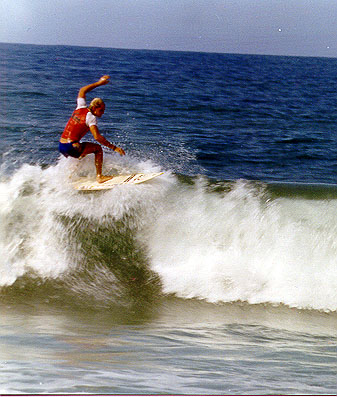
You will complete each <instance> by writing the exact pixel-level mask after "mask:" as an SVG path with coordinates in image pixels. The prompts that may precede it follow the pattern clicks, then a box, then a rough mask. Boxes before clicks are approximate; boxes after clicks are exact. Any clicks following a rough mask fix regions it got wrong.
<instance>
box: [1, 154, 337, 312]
mask: <svg viewBox="0 0 337 397" xmlns="http://www.w3.org/2000/svg"><path fill="white" fill-rule="evenodd" d="M67 161H68V163H67ZM70 161H72V160H70ZM74 164H75V161H74ZM82 164H83V167H82V170H81V172H82V173H83V170H85V166H86V164H87V165H88V167H89V164H90V165H92V164H91V162H90V159H89V160H86V159H85V160H83V163H82ZM68 165H69V160H66V159H61V160H60V161H59V162H58V164H57V165H56V166H50V167H49V168H45V169H43V168H41V167H40V166H30V165H27V164H26V165H24V166H22V167H21V168H20V169H19V170H17V171H16V172H15V173H14V174H13V175H12V176H11V177H9V178H8V179H7V180H5V181H3V182H2V183H1V184H0V192H1V193H0V215H1V222H0V230H1V252H2V255H1V259H0V285H1V291H2V294H1V296H2V298H1V299H16V300H17V299H21V300H25V299H27V297H30V299H42V298H43V299H44V300H49V301H50V300H55V301H59V302H62V303H67V304H69V302H71V304H80V305H84V304H85V305H92V306H95V307H98V306H102V307H107V306H113V305H119V306H129V305H131V304H132V305H133V304H136V305H137V304H139V305H140V306H144V305H145V304H146V303H150V302H153V301H154V300H156V299H158V298H159V297H161V296H163V295H170V294H173V295H175V296H178V297H180V298H184V299H190V298H197V299H202V300H206V301H208V302H214V303H218V302H235V301H243V302H248V303H249V304H258V303H271V304H278V305H279V304H283V305H287V306H290V307H296V308H305V309H316V310H323V311H336V310H337V295H336V291H337V277H336V276H337V274H336V258H337V222H336V211H337V196H335V197H334V196H333V195H332V196H331V192H328V191H325V189H324V187H322V188H321V190H320V194H319V195H318V196H315V195H313V196H311V197H307V196H305V195H303V194H300V190H298V191H297V190H296V188H293V189H292V190H291V189H290V187H289V188H288V187H286V186H285V187H283V188H282V189H281V190H280V189H279V190H278V191H276V190H277V189H276V190H275V188H274V190H273V187H272V186H270V185H266V184H262V183H257V182H247V181H244V180H239V181H235V182H228V181H227V182H226V181H217V182H215V181H211V180H208V179H206V178H205V177H199V178H195V179H191V178H187V177H184V176H181V177H178V176H175V175H173V174H171V173H170V172H166V173H165V174H164V175H163V176H161V177H160V178H157V179H156V180H154V181H152V182H151V183H147V184H143V185H139V186H119V187H116V188H114V189H112V190H110V191H106V192H98V193H83V192H77V191H74V190H73V189H72V188H71V186H70V184H69V180H70V178H73V177H76V175H78V171H76V167H70V168H71V169H70V170H69V169H68ZM135 166H136V167H138V169H142V170H143V171H148V172H150V171H158V169H156V167H155V166H154V165H153V164H150V163H147V164H145V163H142V164H141V163H140V164H136V165H135ZM309 190H310V189H309Z"/></svg>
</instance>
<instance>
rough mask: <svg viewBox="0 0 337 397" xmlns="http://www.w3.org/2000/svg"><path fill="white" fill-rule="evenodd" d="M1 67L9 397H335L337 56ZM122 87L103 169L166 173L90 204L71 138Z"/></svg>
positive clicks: (50, 59) (108, 124)
mask: <svg viewBox="0 0 337 397" xmlns="http://www.w3.org/2000/svg"><path fill="white" fill-rule="evenodd" d="M0 68H1V69H0V70H1V79H0V101H1V102H0V103H1V110H2V111H1V113H0V133H1V146H0V154H1V164H0V176H1V178H0V217H1V218H0V219H1V222H0V235H1V241H0V247H1V251H0V253H1V259H0V346H1V349H0V368H1V372H0V393H2V394H6V393H12V394H13V393H14V394H15V393H19V394H20V393H21V394H43V393H47V394H54V393H55V394H56V393H61V394H70V393H82V394H83V393H84V394H85V393H89V394H90V393H92V394H202V395H204V394H207V395H219V394H229V395H243V394H251V395H254V394H315V395H321V394H335V393H336V390H337V376H336V375H337V359H336V357H337V354H336V353H337V134H336V131H337V109H336V104H337V59H329V58H305V57H279V56H278V57H277V56H260V55H235V54H215V53H194V52H167V51H148V50H147V51H145V50H144V51H143V50H127V49H125V50H123V49H109V48H93V47H90V48H86V47H70V46H33V45H16V44H0ZM104 74H109V75H110V76H111V81H110V84H108V85H106V86H103V87H99V88H97V89H96V90H94V91H92V92H90V93H88V95H87V98H88V100H90V99H92V98H94V97H96V96H100V97H102V98H103V99H104V101H105V103H106V112H105V114H104V116H103V117H102V118H101V119H100V120H99V124H98V125H99V129H100V131H101V133H102V134H103V135H104V136H105V137H106V138H107V139H109V140H110V141H111V142H113V143H114V144H115V145H118V146H120V147H122V148H123V149H124V150H125V151H126V156H124V157H121V156H119V155H118V154H116V153H113V152H112V151H111V150H108V149H105V150H104V172H106V173H113V174H128V173H134V172H163V173H164V174H163V175H162V176H160V177H158V178H156V179H153V180H152V181H149V182H147V183H144V184H141V185H134V186H117V187H115V188H114V189H112V190H109V191H103V192H89V193H88V192H78V191H75V190H74V189H73V188H72V185H71V183H72V181H75V180H76V179H78V178H80V177H84V176H85V177H94V176H95V167H94V160H93V157H92V155H89V156H87V157H86V158H84V159H82V160H76V159H72V158H64V157H62V156H61V155H60V154H59V152H58V140H59V137H60V134H61V133H62V131H63V128H64V126H65V124H66V122H67V120H68V118H69V116H70V114H71V112H72V111H73V110H74V108H75V106H76V97H77V93H78V90H79V88H80V87H81V86H84V85H87V84H89V83H92V82H95V81H97V80H98V79H99V78H100V77H101V76H102V75H104ZM89 135H90V133H89V134H88V135H87V138H88V140H91V141H93V137H90V136H89Z"/></svg>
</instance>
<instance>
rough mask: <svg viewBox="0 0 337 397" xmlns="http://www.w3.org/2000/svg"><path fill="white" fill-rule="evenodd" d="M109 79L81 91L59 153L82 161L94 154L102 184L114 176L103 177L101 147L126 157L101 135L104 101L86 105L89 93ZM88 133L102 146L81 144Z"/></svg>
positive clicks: (85, 87)
mask: <svg viewBox="0 0 337 397" xmlns="http://www.w3.org/2000/svg"><path fill="white" fill-rule="evenodd" d="M109 79H110V76H102V77H101V78H100V79H99V80H98V81H97V82H96V83H92V84H89V85H86V86H84V87H82V88H81V89H80V90H79V92H78V96H77V108H76V110H75V111H74V112H73V114H72V116H71V117H70V119H69V121H68V123H67V125H66V127H65V129H64V131H63V134H62V135H61V138H60V142H59V151H60V152H61V153H62V154H63V155H64V156H65V157H68V156H70V157H75V158H78V159H82V158H83V157H85V156H86V155H87V154H91V153H94V154H95V166H96V180H97V182H100V183H102V182H106V181H108V180H109V179H111V178H113V175H102V168H103V150H102V147H101V145H104V146H106V147H108V148H109V149H112V150H114V151H115V152H117V153H119V154H120V155H121V156H124V155H125V152H124V150H123V149H122V148H120V147H117V146H115V145H113V144H112V143H110V142H109V141H108V140H107V139H105V138H104V136H103V135H101V134H100V133H99V130H98V127H97V117H101V116H102V115H103V113H104V111H105V104H104V102H103V101H102V99H100V98H95V99H93V100H92V101H91V102H90V105H89V106H88V107H87V103H86V94H87V92H89V91H91V90H93V89H94V88H96V87H99V86H101V85H105V84H108V83H109ZM88 131H90V132H91V133H92V135H93V136H94V138H95V139H96V141H97V142H98V143H100V145H99V144H98V143H92V142H80V141H81V139H82V138H83V137H84V135H85V134H86V133H87V132H88Z"/></svg>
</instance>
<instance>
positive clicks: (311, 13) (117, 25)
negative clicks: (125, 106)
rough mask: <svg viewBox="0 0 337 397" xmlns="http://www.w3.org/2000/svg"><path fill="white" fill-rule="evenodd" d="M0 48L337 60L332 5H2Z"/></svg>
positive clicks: (228, 1)
mask: <svg viewBox="0 0 337 397" xmlns="http://www.w3.org/2000/svg"><path fill="white" fill-rule="evenodd" d="M0 42H5V43H27V44H48V45H54V44H57V45H80V46H94V47H110V48H132V49H157V50H174V51H201V52H220V53H240V54H268V55H300V56H327V57H337V0H0Z"/></svg>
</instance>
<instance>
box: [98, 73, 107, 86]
mask: <svg viewBox="0 0 337 397" xmlns="http://www.w3.org/2000/svg"><path fill="white" fill-rule="evenodd" d="M109 79H110V76H108V75H105V76H102V77H101V78H100V79H99V80H98V82H99V83H100V84H101V85H105V84H108V83H109V81H110V80H109Z"/></svg>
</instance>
